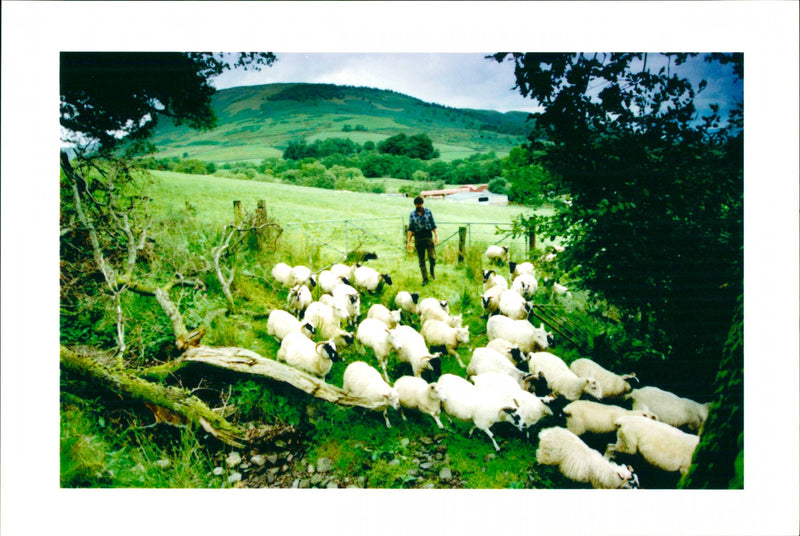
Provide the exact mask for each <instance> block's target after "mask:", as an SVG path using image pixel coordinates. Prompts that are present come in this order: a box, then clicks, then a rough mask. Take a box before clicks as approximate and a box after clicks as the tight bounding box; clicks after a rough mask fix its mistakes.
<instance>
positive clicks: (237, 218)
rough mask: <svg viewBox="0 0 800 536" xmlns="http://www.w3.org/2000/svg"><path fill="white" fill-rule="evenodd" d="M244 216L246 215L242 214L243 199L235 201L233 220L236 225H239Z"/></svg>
mask: <svg viewBox="0 0 800 536" xmlns="http://www.w3.org/2000/svg"><path fill="white" fill-rule="evenodd" d="M243 217H244V216H243V214H242V202H241V201H234V202H233V221H234V225H237V226H238V225H239V224H240V223H242V219H243Z"/></svg>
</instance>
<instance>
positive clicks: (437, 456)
mask: <svg viewBox="0 0 800 536" xmlns="http://www.w3.org/2000/svg"><path fill="white" fill-rule="evenodd" d="M433 457H434V458H436V459H437V460H441V459H442V458H444V454H442V453H441V452H437V453H436V454H434V455H433Z"/></svg>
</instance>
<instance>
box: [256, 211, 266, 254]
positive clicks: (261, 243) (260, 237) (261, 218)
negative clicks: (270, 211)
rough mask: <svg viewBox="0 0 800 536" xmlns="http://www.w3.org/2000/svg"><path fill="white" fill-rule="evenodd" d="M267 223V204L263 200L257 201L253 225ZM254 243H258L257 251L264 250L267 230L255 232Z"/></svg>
mask: <svg viewBox="0 0 800 536" xmlns="http://www.w3.org/2000/svg"><path fill="white" fill-rule="evenodd" d="M264 223H267V202H266V201H265V200H263V199H259V200H258V208H256V221H255V224H256V225H257V226H258V225H261V224H264ZM256 241H257V242H258V249H262V250H263V249H266V245H267V229H266V228H262V229H257V230H256Z"/></svg>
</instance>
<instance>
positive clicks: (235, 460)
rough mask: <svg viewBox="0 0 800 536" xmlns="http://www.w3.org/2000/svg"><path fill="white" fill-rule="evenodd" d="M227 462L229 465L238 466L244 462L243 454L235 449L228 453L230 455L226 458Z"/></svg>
mask: <svg viewBox="0 0 800 536" xmlns="http://www.w3.org/2000/svg"><path fill="white" fill-rule="evenodd" d="M225 463H227V464H228V467H236V466H237V465H239V464H240V463H242V455H241V454H239V453H238V452H235V451H234V452H231V453H230V454H228V457H227V458H225Z"/></svg>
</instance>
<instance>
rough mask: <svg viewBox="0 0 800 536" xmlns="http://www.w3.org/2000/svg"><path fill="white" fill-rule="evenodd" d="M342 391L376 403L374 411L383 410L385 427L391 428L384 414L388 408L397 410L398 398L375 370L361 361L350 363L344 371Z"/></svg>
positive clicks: (394, 391) (395, 392) (398, 405)
mask: <svg viewBox="0 0 800 536" xmlns="http://www.w3.org/2000/svg"><path fill="white" fill-rule="evenodd" d="M342 389H343V390H344V391H346V392H347V393H348V394H350V395H351V396H354V397H357V398H363V399H365V400H369V401H370V402H373V403H377V404H378V407H376V408H375V409H376V410H378V411H380V410H383V418H384V420H385V421H386V427H387V428H391V427H392V425H391V423H390V422H389V417H388V415H386V412H387V411H388V410H389V407H392V408H394V409H399V407H400V397H399V395H398V394H397V391H396V390H395V389H394V388H393V387H392V386H391V385H389V384H388V383H386V382H385V381H383V378H381V374H380V373H379V372H378V371H377V370H375V369H374V368H372V367H370V366H369V365H368V364H366V363H364V362H363V361H355V362H353V363H350V364H349V365H347V368H346V369H345V370H344V377H343V378H342Z"/></svg>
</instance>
